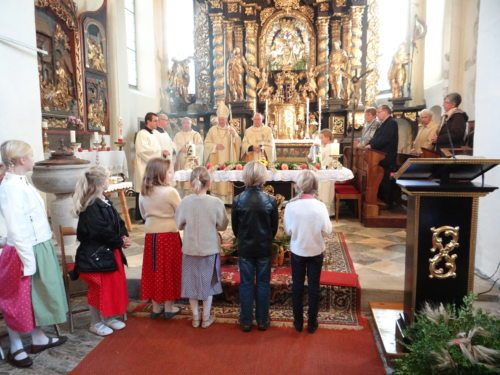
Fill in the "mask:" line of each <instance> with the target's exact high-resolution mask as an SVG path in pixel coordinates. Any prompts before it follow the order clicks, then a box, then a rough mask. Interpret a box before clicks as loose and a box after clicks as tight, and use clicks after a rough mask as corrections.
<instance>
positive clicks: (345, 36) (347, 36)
mask: <svg viewBox="0 0 500 375" xmlns="http://www.w3.org/2000/svg"><path fill="white" fill-rule="evenodd" d="M342 49H343V50H344V51H346V52H347V54H348V55H349V56H350V55H351V17H350V16H348V15H343V16H342Z"/></svg>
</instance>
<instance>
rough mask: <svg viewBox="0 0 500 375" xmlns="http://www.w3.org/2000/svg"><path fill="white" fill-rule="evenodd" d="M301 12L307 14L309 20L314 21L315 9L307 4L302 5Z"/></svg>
mask: <svg viewBox="0 0 500 375" xmlns="http://www.w3.org/2000/svg"><path fill="white" fill-rule="evenodd" d="M299 12H300V13H302V14H303V15H305V16H306V17H307V18H308V19H309V21H311V22H313V21H314V9H313V8H312V7H310V6H307V5H301V6H300V8H299Z"/></svg>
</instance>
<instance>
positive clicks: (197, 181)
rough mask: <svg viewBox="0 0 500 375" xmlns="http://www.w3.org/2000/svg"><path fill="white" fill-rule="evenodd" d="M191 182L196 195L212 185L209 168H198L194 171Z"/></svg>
mask: <svg viewBox="0 0 500 375" xmlns="http://www.w3.org/2000/svg"><path fill="white" fill-rule="evenodd" d="M189 182H190V183H191V186H192V187H193V191H194V192H195V193H196V194H199V193H200V192H201V191H202V190H203V189H204V188H206V187H207V186H208V184H209V183H210V174H209V173H208V170H207V168H205V167H196V168H195V169H193V171H192V172H191V176H190V178H189Z"/></svg>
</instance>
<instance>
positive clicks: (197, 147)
mask: <svg viewBox="0 0 500 375" xmlns="http://www.w3.org/2000/svg"><path fill="white" fill-rule="evenodd" d="M181 124H182V127H181V131H180V132H178V133H177V134H176V135H175V137H174V144H175V148H176V149H177V158H176V162H175V170H176V171H177V170H179V169H186V161H187V157H188V155H192V156H195V157H196V159H197V163H198V165H203V138H202V137H201V135H200V133H198V132H197V131H196V130H193V129H192V128H191V125H192V121H191V119H190V118H189V117H184V118H183V119H182V123H181Z"/></svg>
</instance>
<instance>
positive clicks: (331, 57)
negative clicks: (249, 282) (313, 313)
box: [0, 0, 500, 374]
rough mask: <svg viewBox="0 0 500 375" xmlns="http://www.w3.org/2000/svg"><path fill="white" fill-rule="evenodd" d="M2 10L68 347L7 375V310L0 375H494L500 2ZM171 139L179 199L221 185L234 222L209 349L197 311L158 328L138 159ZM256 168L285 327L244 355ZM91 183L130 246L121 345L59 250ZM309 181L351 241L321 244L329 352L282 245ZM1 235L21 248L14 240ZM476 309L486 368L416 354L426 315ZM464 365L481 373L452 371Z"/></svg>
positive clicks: (498, 302) (5, 108)
mask: <svg viewBox="0 0 500 375" xmlns="http://www.w3.org/2000/svg"><path fill="white" fill-rule="evenodd" d="M0 9H1V12H0V56H1V58H0V82H2V85H1V87H0V98H1V99H0V108H1V110H0V143H4V142H6V141H8V140H22V141H24V142H26V143H28V144H29V145H30V146H31V148H32V150H33V159H34V162H35V166H34V167H33V174H32V175H31V174H30V180H32V183H33V185H34V187H35V188H36V189H37V190H38V192H39V194H40V195H41V196H42V198H43V201H44V204H45V206H46V207H47V216H48V218H49V222H50V225H51V228H52V232H53V241H54V243H55V244H56V249H57V254H58V259H59V261H60V262H61V267H62V268H61V270H62V273H63V274H64V285H65V287H66V289H67V299H68V304H69V306H70V311H69V313H68V323H63V324H55V325H54V326H49V327H47V332H49V334H50V335H53V336H60V334H62V335H65V336H67V337H68V341H67V342H66V343H65V344H64V345H61V346H57V347H54V348H52V349H49V350H45V351H43V352H41V353H40V354H35V355H30V357H31V358H32V359H33V365H31V367H29V368H27V369H26V368H24V369H22V368H17V367H16V366H12V364H11V363H9V361H7V360H6V359H7V352H8V351H9V334H8V332H7V325H6V323H5V319H4V317H3V316H2V311H1V307H2V304H1V302H2V296H1V293H0V374H24V373H26V374H28V373H33V374H35V373H36V374H65V373H73V374H90V373H92V374H101V373H102V374H104V373H109V372H111V373H120V374H121V373H123V374H142V373H146V372H149V373H151V374H156V373H158V374H160V373H162V374H163V373H167V374H194V373H203V372H205V373H218V374H230V373H235V372H240V373H241V374H257V373H263V374H268V373H276V374H284V373H289V374H334V373H339V374H393V373H396V374H413V373H417V372H413V370H409V369H410V368H411V367H410V365H413V364H414V363H412V362H411V361H412V360H414V358H415V356H416V355H417V354H420V355H422V356H424V355H428V356H429V357H428V358H430V359H429V360H428V362H429V363H430V365H429V366H431V367H429V368H432V371H433V373H471V374H472V373H490V372H488V371H491V373H494V372H495V371H498V369H499V368H500V340H499V339H498V337H499V336H500V285H499V283H498V281H499V279H500V251H498V238H499V237H497V233H496V225H495V224H493V223H495V222H498V221H499V219H500V217H499V212H500V196H499V194H500V193H499V192H498V190H496V189H497V188H498V186H500V167H497V168H495V166H497V165H498V164H500V151H499V148H498V146H495V141H494V139H497V137H500V130H499V126H498V125H497V124H496V123H497V121H498V119H497V117H496V112H495V110H494V109H495V108H496V105H498V103H499V101H500V90H499V89H498V86H499V85H500V69H499V66H500V49H499V48H497V47H495V46H498V40H499V38H500V29H499V28H498V27H497V25H498V23H499V22H500V2H499V1H497V0H432V1H431V0H183V1H180V0H140V1H139V0H58V1H56V0H21V1H19V0H5V1H2V2H1V4H0ZM146 114H147V115H146ZM457 114H458V115H460V116H462V117H461V118H463V119H464V120H463V121H462V123H461V125H460V126H462V127H461V128H460V129H461V130H460V132H461V133H460V134H458V135H457V133H455V130H454V129H453V128H452V123H453V124H454V122H452V119H453V118H454V116H455V119H456V116H457ZM152 119H153V120H152ZM152 122H155V125H154V127H153V128H150V126H152V125H150V124H151V123H152ZM156 123H158V124H161V123H163V125H161V126H160V125H156ZM157 126H158V130H152V129H157ZM389 126H393V130H394V131H393V132H392V133H389V130H387V129H389V128H388V127H389ZM431 128H432V129H433V130H432V131H431V130H430V129H431ZM382 129H386V130H382ZM144 131H146V133H148V132H149V133H150V134H146V133H144ZM383 131H384V133H383ZM264 132H265V133H264ZM427 132H428V133H427ZM431 132H432V134H431ZM153 133H164V134H165V136H164V138H161V139H163V140H164V142H167V143H166V146H165V144H164V143H162V141H161V140H160V138H158V139H159V140H158V141H157V142H158V145H161V148H159V149H158V150H159V152H157V155H156V157H158V158H164V159H166V160H169V161H170V162H171V164H170V165H171V169H172V171H171V175H172V177H171V178H172V185H173V186H174V187H175V189H176V190H177V191H178V195H180V198H183V200H184V199H185V198H186V197H187V196H188V195H189V194H191V193H192V192H193V191H192V186H191V185H190V184H189V181H190V176H191V172H192V170H193V169H194V168H195V167H197V166H206V168H207V169H208V171H209V172H210V175H211V178H212V185H210V186H211V188H210V189H209V194H210V195H213V196H215V197H217V198H220V199H221V200H222V202H223V203H224V204H225V211H226V213H227V216H228V217H229V222H230V224H229V227H228V229H225V230H222V231H220V233H219V237H220V241H219V243H220V253H219V255H218V259H219V260H220V263H221V265H220V270H219V272H220V275H221V276H220V277H221V280H222V288H223V292H222V293H220V294H218V295H215V296H214V299H213V301H214V302H213V305H212V306H213V307H212V309H213V312H214V316H215V323H214V324H213V325H212V326H211V327H210V328H208V329H199V330H198V329H193V328H192V327H191V324H192V323H191V315H190V310H189V309H190V303H189V301H187V300H186V299H185V298H183V299H179V300H177V301H176V305H177V306H178V307H179V309H180V311H179V313H177V312H176V313H175V314H173V313H172V314H173V315H177V314H178V315H177V316H175V317H174V318H173V319H171V320H170V318H172V316H173V315H172V316H170V317H169V318H168V319H167V318H166V319H165V320H170V321H168V322H166V321H164V320H163V319H156V320H155V319H150V317H153V315H154V314H155V312H154V303H153V304H152V303H150V301H148V300H147V299H146V300H144V299H141V277H143V274H142V273H141V272H143V267H144V262H145V259H146V257H145V249H146V248H147V244H146V242H147V238H148V237H147V235H148V233H147V230H146V228H145V224H144V220H143V218H142V217H141V212H140V210H139V208H138V207H139V200H140V199H141V198H140V194H139V193H141V183H143V184H144V182H143V181H145V180H143V176H144V173H145V172H144V169H145V168H146V162H144V161H141V160H144V156H141V155H143V154H142V153H143V152H144V151H143V149H145V148H147V147H152V146H151V145H150V144H148V145H146V143H147V142H150V141H149V140H148V138H147V137H148V136H151V137H153ZM377 133H378V134H377ZM144 134H146V135H144ZM183 134H185V138H182V137H183ZM221 134H222V135H221ZM389 134H391V135H389ZM188 135H189V137H191V138H189V139H188V138H186V137H188ZM192 135H194V136H195V137H194V138H193V137H192ZM388 137H392V138H391V139H389V138H388ZM153 138H154V137H153ZM144 139H146V140H145V141H144ZM155 139H156V138H155ZM165 139H167V141H165ZM178 140H179V141H178ZM226 140H227V142H229V143H227V145H228V146H222V144H225V145H226V143H224V142H226ZM141 142H144V143H143V145H141ZM155 142H156V141H155ZM224 147H225V148H224ZM2 157H3V154H2ZM151 157H152V156H148V158H151ZM141 158H142V159H141ZM251 161H257V162H260V163H262V164H264V165H265V166H266V168H267V176H268V177H267V180H266V181H267V182H266V184H265V187H264V190H265V191H266V192H267V193H269V194H270V195H272V196H274V197H275V201H276V202H277V212H279V226H278V229H277V233H278V234H277V235H276V237H275V239H274V242H273V256H272V264H271V271H270V274H271V276H270V278H271V281H270V284H271V289H270V290H271V292H270V313H269V314H270V322H268V325H269V324H270V327H269V329H268V330H267V327H264V328H265V329H261V328H262V327H261V325H258V329H257V327H254V329H253V331H252V332H250V333H249V334H247V333H244V332H241V330H240V328H244V327H243V326H241V327H240V324H241V321H239V317H240V316H239V314H240V310H239V300H240V294H241V290H239V289H238V287H239V284H240V281H241V280H240V271H241V267H242V266H241V264H240V263H239V262H240V261H241V260H239V259H238V255H237V254H238V250H237V239H236V237H235V235H234V234H233V231H232V230H231V228H232V223H231V215H232V202H233V198H234V197H235V196H237V195H238V194H240V193H242V192H244V191H245V190H246V189H245V185H246V182H245V183H244V181H246V180H245V175H244V173H245V172H244V171H242V170H243V169H244V166H245V165H247V164H248V163H249V162H251ZM141 163H142V164H141ZM92 165H99V166H103V167H105V168H106V169H107V170H108V171H109V174H110V177H109V179H108V183H109V186H108V190H106V192H105V194H106V196H107V197H108V199H109V200H110V201H111V202H113V204H114V207H116V209H117V211H118V212H119V214H120V216H121V218H122V219H123V221H124V225H125V227H126V229H127V231H128V235H129V238H130V245H129V246H128V247H127V248H125V247H124V249H123V254H124V256H126V259H127V262H128V267H126V268H125V273H126V284H127V288H128V298H129V304H128V308H127V313H126V314H125V316H124V321H125V323H126V324H127V327H126V328H125V329H123V330H120V332H118V331H116V332H115V333H114V334H112V335H109V336H107V337H100V336H101V335H97V334H93V333H92V332H89V329H88V326H89V323H90V321H91V316H90V313H89V311H88V309H87V308H86V303H87V291H86V284H85V283H84V282H83V281H81V280H78V281H73V280H70V279H69V277H67V275H68V270H69V269H68V268H67V267H68V265H67V263H68V264H69V263H72V262H74V256H75V253H76V251H77V248H78V243H77V241H76V236H75V234H76V232H74V231H69V230H68V232H67V233H66V232H64V230H63V229H61V228H63V227H65V228H69V229H71V228H76V227H77V223H78V217H76V216H75V214H74V212H73V211H72V204H73V200H72V199H73V198H72V196H73V193H74V192H75V184H76V181H77V178H78V177H79V176H80V175H81V174H82V173H84V172H85V171H86V170H87V169H88V168H89V167H90V166H92ZM148 165H149V164H148ZM174 169H175V171H174ZM304 170H312V171H313V172H314V174H315V175H316V176H317V178H318V179H319V183H318V189H317V198H318V199H319V200H320V201H321V202H323V203H324V205H325V207H326V208H327V210H328V214H329V216H330V221H331V224H332V226H333V233H332V234H326V233H324V234H323V236H324V242H325V249H326V250H325V251H324V255H323V258H322V259H323V260H322V262H323V263H322V264H323V265H322V272H321V277H320V279H319V284H320V285H319V287H320V289H319V313H318V323H319V328H318V330H317V331H316V332H315V330H312V332H311V330H309V332H310V333H314V335H312V334H308V333H307V332H300V333H299V332H296V331H298V329H297V326H295V330H294V325H293V324H294V315H293V314H292V277H293V275H292V273H293V272H292V271H291V262H292V260H291V259H292V254H291V250H290V246H291V244H290V241H291V240H290V237H289V236H288V237H287V233H286V231H285V229H284V224H283V216H284V212H285V209H286V206H287V203H289V202H293V201H294V200H296V199H297V198H300V194H298V190H297V188H296V183H297V176H299V174H300V173H302V172H303V171H304ZM8 171H9V170H8ZM146 173H147V172H146ZM137 176H139V178H138V177H137ZM0 181H1V180H0ZM0 190H1V189H0ZM142 194H144V193H143V192H142V193H141V197H142ZM0 196H1V194H0ZM7 199H8V198H7ZM1 211H2V210H1V201H0V212H1ZM199 215H200V216H203V215H204V213H203V212H200V213H199ZM143 216H144V214H143ZM144 218H145V216H144ZM0 224H1V225H0V236H1V237H7V243H9V236H8V233H10V232H9V231H7V230H6V229H4V228H3V227H9V225H10V224H9V223H6V224H4V223H0ZM233 225H234V222H233ZM146 226H147V219H146ZM145 234H146V240H145ZM181 236H182V235H181ZM1 237H0V239H1ZM0 242H1V241H0ZM154 246H156V244H155V245H154ZM0 251H1V250H0ZM1 257H2V252H0V260H1ZM0 264H2V263H1V262H0ZM183 270H184V268H183ZM1 272H2V270H1V269H0V273H1ZM0 276H1V275H0ZM309 277H310V275H309V274H308V279H309ZM2 280H3V279H2ZM0 288H3V286H0ZM70 288H71V290H73V292H74V293H73V292H69V290H70ZM470 294H474V295H475V298H474V302H473V306H474V308H481V309H483V310H484V311H486V312H487V314H489V315H490V316H491V318H490V319H491V321H492V322H493V323H492V324H491V325H490V326H488V329H489V330H490V332H487V333H485V336H488V335H490V336H493V339H491V340H490V341H486V342H487V343H493V344H492V345H493V346H492V347H490V348H489V350H491V351H490V352H489V355H485V356H483V357H481V356H480V355H478V356H476V357H474V356H473V355H472V354H469V355H468V356H467V355H465V354H464V358H468V359H467V360H466V359H463V360H462V359H460V360H457V358H458V357H459V353H460V350H459V348H462V349H463V347H465V346H466V344H464V345H462V346H460V345H459V344H456V343H455V344H450V345H449V346H450V347H452V346H453V348H452V349H449V352H450V353H451V354H448V356H449V361H447V358H448V357H446V358H444V357H442V356H439V355H437V354H436V353H420V352H418V350H417V349H418V348H420V347H418V346H412V342H413V341H412V340H413V339H414V336H411V335H412V331H411V329H412V328H413V327H418V325H419V323H421V322H422V321H423V320H424V319H425V317H424V318H422V317H421V315H420V314H421V311H423V310H425V309H430V307H428V306H438V305H439V304H440V303H442V304H455V305H456V306H458V307H460V306H463V304H464V302H463V301H464V297H466V298H468V297H467V296H470ZM306 299H307V298H306ZM89 301H90V297H89ZM89 303H90V302H89ZM426 303H430V305H426ZM165 306H167V305H165ZM458 307H457V308H458ZM257 308H258V306H257ZM72 310H73V311H72ZM426 311H428V310H426ZM436 311H438V310H436ZM439 311H441V313H442V310H439ZM165 314H167V312H166V310H165ZM429 314H430V313H429ZM5 315H6V314H5ZM165 316H167V315H165ZM436 319H437V318H436ZM440 322H441V320H440ZM198 323H199V322H198ZM203 324H205V321H203V322H202V327H204V326H203ZM210 324H211V323H210ZM436 324H437V323H436ZM194 326H195V325H194V322H193V327H194ZM207 327H208V325H207ZM204 328H205V327H204ZM476 328H477V327H476ZM483 328H485V327H483ZM243 330H244V329H243ZM259 330H262V331H264V330H267V332H259ZM301 330H302V327H301ZM127 331H128V332H127ZM244 331H245V330H244ZM245 332H247V331H245ZM94 333H95V332H94ZM467 334H471V335H474V332H472V333H471V332H465V334H464V335H465V336H467ZM478 335H479V334H478ZM495 335H499V336H496V337H495ZM28 336H29V335H28ZM28 336H26V337H24V336H23V342H26V340H27V337H28ZM469 338H470V337H469ZM459 339H464V340H465V338H464V337H463V336H460V337H459V336H457V337H451V338H450V340H459ZM474 340H477V338H476V339H474ZM28 342H29V340H28ZM450 342H451V341H450ZM481 343H482V345H483V347H484V346H485V345H486V346H487V344H485V343H484V342H481ZM473 344H475V345H476V346H479V345H478V343H477V342H476V341H473V339H472V338H470V340H469V341H468V344H467V345H469V346H473ZM26 345H27V344H26ZM281 346H283V347H281ZM455 346H456V347H457V349H456V351H453V350H455ZM436 347H437V346H434V347H433V348H432V349H429V352H431V351H432V350H436V349H435V348H436ZM415 348H417V349H415ZM413 350H414V351H413ZM420 350H421V349H420ZM471 350H472V349H471ZM478 350H479V349H478ZM443 351H444V352H446V353H448V349H446V350H445V349H443ZM417 352H418V353H417ZM284 353H289V354H288V355H286V354H285V356H283V354H284ZM416 353H417V354H416ZM473 353H476V352H473ZM474 355H476V354H474ZM460 358H462V357H460ZM407 359H409V360H407ZM405 360H406V362H405ZM453 361H455V362H456V363H455V362H453ZM460 361H462V362H460ZM467 361H469V362H467ZM10 362H12V361H10ZM424 362H425V360H422V363H424ZM450 362H451V363H452V364H450ZM464 363H465V364H464ZM448 365H449V366H451V367H449V368H447V367H446V366H448ZM457 366H465V367H463V368H466V369H468V370H467V371H468V372H467V371H466V370H463V371H464V372H453V371H452V370H450V368H451V369H455V370H456V368H458V367H457ZM467 366H469V367H467ZM461 369H462V368H461ZM448 370H449V371H450V372H446V371H448ZM421 371H422V372H419V373H422V374H424V373H429V372H426V371H427V370H423V369H421ZM440 371H442V372H440ZM457 371H458V370H457ZM475 371H477V372H475ZM480 371H485V372H480Z"/></svg>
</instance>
